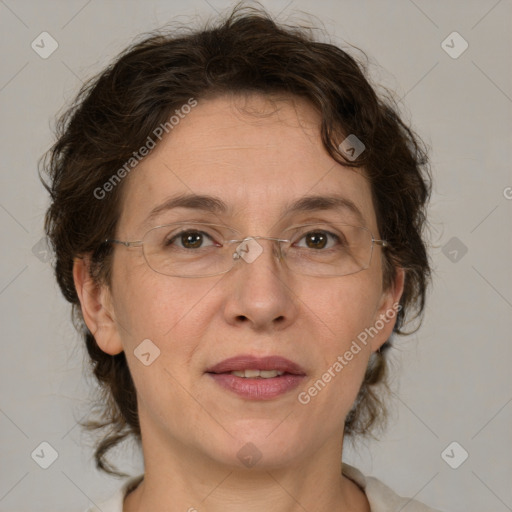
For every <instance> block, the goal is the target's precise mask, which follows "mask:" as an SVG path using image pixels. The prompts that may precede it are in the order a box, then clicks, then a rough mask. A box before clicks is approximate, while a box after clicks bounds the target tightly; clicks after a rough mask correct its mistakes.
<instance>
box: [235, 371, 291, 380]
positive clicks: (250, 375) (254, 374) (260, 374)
mask: <svg viewBox="0 0 512 512" xmlns="http://www.w3.org/2000/svg"><path fill="white" fill-rule="evenodd" d="M283 374H284V372H280V371H278V370H234V371H232V372H231V375H236V376H237V377H244V378H246V379H256V378H262V379H271V378H273V377H278V376H279V375H283Z"/></svg>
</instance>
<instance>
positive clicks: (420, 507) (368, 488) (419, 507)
mask: <svg viewBox="0 0 512 512" xmlns="http://www.w3.org/2000/svg"><path fill="white" fill-rule="evenodd" d="M342 472H343V474H344V475H345V476H346V477H348V478H350V479H351V480H352V481H354V482H355V483H356V484H357V485H359V487H361V489H363V491H364V492H365V494H366V498H367V499H368V502H369V503H370V507H371V512H395V511H396V510H402V509H403V508H404V507H405V506H406V505H407V510H408V511H410V512H441V511H439V510H436V509H433V508H430V507H428V506H427V505H424V504H423V503H420V502H419V501H416V500H413V499H411V498H405V497H403V496H399V495H398V494H396V493H395V492H394V491H393V490H392V489H390V488H389V487H388V486H387V485H385V484H384V483H382V482H381V481H380V480H378V479H377V478H374V477H372V476H365V475H363V473H361V471H359V470H358V469H356V468H355V467H353V466H350V465H348V464H345V463H343V469H342Z"/></svg>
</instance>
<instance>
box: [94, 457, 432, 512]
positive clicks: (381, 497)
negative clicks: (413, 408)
mask: <svg viewBox="0 0 512 512" xmlns="http://www.w3.org/2000/svg"><path fill="white" fill-rule="evenodd" d="M342 473H343V474H344V475H345V476H346V477H348V478H350V480H352V481H353V482H355V483H356V484H357V485H359V487H360V488H361V489H363V491H364V492H365V494H366V498H367V499H368V502H369V503H370V510H371V512H397V511H399V510H402V509H403V508H405V506H406V505H407V509H406V510H407V512H440V511H439V510H435V509H433V508H430V507H427V506H426V505H423V504H422V503H420V502H419V501H416V500H412V499H410V498H403V497H401V496H398V494H396V493H395V492H393V491H392V490H391V489H390V488H389V487H388V486H386V485H384V484H383V483H382V482H381V481H380V480H378V479H377V478H374V477H372V476H364V475H363V474H362V473H361V472H360V471H359V470H358V469H356V468H355V467H353V466H349V465H348V464H345V463H343V466H342ZM143 477H144V475H139V476H136V477H132V478H130V479H129V480H127V481H126V482H125V483H124V484H123V486H122V487H121V488H120V489H118V490H117V492H116V493H115V494H114V495H113V496H111V497H110V498H109V499H108V500H107V501H104V502H102V503H98V506H97V507H91V508H89V509H87V510H86V511H85V512H123V502H124V498H125V496H126V495H127V494H128V493H129V492H130V491H131V490H133V489H135V487H137V485H138V484H139V483H140V482H141V481H142V479H143Z"/></svg>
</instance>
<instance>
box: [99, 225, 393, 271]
mask: <svg viewBox="0 0 512 512" xmlns="http://www.w3.org/2000/svg"><path fill="white" fill-rule="evenodd" d="M240 235H241V233H240V232H239V231H237V230H236V229H234V228H231V227H229V226H225V225H221V224H210V223H198V222H176V223H173V224H166V225H164V226H157V227H154V228H152V229H150V230H149V231H148V232H147V233H146V234H145V235H144V237H143V238H142V240H137V241H133V242H129V241H122V240H112V239H106V240H105V243H116V244H122V245H124V246H126V247H135V246H141V247H142V252H143V254H144V258H145V260H146V262H147V264H148V265H149V267H150V268H151V269H152V270H154V271H155V272H158V273H159V274H164V275H166V276H174V277H208V276H215V275H219V274H224V273H226V272H229V271H230V270H231V269H232V268H233V267H234V265H235V264H236V262H237V261H238V260H240V259H243V260H245V262H247V263H252V262H254V261H255V260H256V259H257V258H258V257H259V256H260V255H261V254H262V253H263V247H262V245H261V244H260V243H259V242H258V241H259V240H270V241H273V242H274V244H273V245H274V254H275V255H276V256H277V257H278V259H279V261H281V262H284V264H285V265H286V267H287V268H288V269H289V270H290V271H292V272H295V273H298V274H302V275H307V276H319V277H320V276H322V277H323V276H325V277H328V276H332V277H335V276H345V275H349V274H355V273H356V272H360V271H361V270H364V269H367V268H368V267H369V266H370V262H371V258H372V253H373V246H374V245H380V246H382V247H387V246H388V245H389V244H388V242H386V241H385V240H377V239H375V238H374V237H373V234H372V233H371V232H370V231H369V230H368V229H367V228H364V227H361V226H350V225H347V224H338V223H335V224H331V223H317V224H302V225H298V226H292V227H289V228H287V229H286V230H284V231H283V233H282V236H283V238H273V237H267V236H249V237H245V238H243V237H241V236H240ZM276 249H277V250H276Z"/></svg>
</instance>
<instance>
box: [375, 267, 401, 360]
mask: <svg viewBox="0 0 512 512" xmlns="http://www.w3.org/2000/svg"><path fill="white" fill-rule="evenodd" d="M404 283H405V270H404V269H403V268H402V267H397V268H396V275H395V278H394V280H393V282H392V283H391V284H390V286H389V288H388V289H387V290H385V291H383V293H382V297H381V300H380V302H379V306H378V308H377V310H376V311H375V315H374V320H373V325H372V327H370V328H369V329H368V331H369V332H371V333H372V335H371V342H370V345H371V347H372V352H375V351H376V350H379V348H380V347H381V346H382V345H383V344H384V343H385V342H386V341H387V340H388V339H389V337H390V336H391V334H392V332H393V328H394V327H395V323H396V317H397V314H398V312H399V311H400V309H401V306H400V304H399V303H400V298H401V297H402V293H403V291H404Z"/></svg>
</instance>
